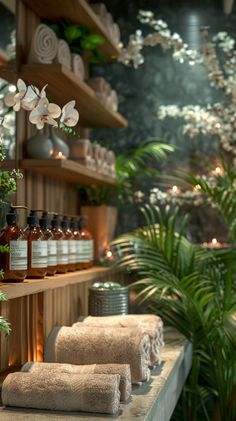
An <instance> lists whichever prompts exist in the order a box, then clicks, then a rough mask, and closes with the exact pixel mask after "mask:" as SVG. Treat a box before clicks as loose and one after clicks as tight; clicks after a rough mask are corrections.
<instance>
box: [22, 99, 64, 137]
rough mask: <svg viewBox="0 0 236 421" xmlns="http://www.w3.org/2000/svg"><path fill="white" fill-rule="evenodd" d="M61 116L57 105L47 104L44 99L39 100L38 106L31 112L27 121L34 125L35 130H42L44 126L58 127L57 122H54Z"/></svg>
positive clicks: (46, 100)
mask: <svg viewBox="0 0 236 421" xmlns="http://www.w3.org/2000/svg"><path fill="white" fill-rule="evenodd" d="M60 115H61V109H60V107H59V106H58V105H57V104H53V103H51V104H50V103H49V101H48V99H47V98H46V97H43V98H41V99H40V100H39V102H38V105H37V106H36V107H35V108H34V109H33V110H32V111H31V113H30V115H29V121H30V122H31V123H32V124H36V127H37V129H39V130H40V129H43V127H44V124H45V123H47V124H51V125H52V126H58V124H57V121H56V120H54V119H55V118H58V117H59V116H60Z"/></svg>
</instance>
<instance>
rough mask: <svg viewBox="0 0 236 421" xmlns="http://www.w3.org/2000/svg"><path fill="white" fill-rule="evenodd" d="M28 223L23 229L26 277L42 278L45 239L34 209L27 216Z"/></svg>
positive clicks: (44, 271)
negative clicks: (26, 245) (26, 253)
mask: <svg viewBox="0 0 236 421" xmlns="http://www.w3.org/2000/svg"><path fill="white" fill-rule="evenodd" d="M27 222H28V225H27V227H26V228H25V230H24V234H25V235H26V236H27V241H28V270H27V278H44V276H45V275H46V274H47V266H48V259H47V253H48V248H47V240H46V239H45V237H44V235H43V232H42V230H41V228H40V226H39V219H38V216H37V214H36V211H34V210H32V211H31V212H30V215H29V216H28V218H27Z"/></svg>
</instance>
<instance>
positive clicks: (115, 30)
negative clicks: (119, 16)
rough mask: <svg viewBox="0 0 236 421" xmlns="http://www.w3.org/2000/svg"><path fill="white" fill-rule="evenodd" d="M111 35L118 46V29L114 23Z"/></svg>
mask: <svg viewBox="0 0 236 421" xmlns="http://www.w3.org/2000/svg"><path fill="white" fill-rule="evenodd" d="M112 35H113V38H114V39H115V41H116V43H117V44H119V43H120V27H119V25H118V23H116V22H114V23H113V26H112Z"/></svg>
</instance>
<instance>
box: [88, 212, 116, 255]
mask: <svg viewBox="0 0 236 421" xmlns="http://www.w3.org/2000/svg"><path fill="white" fill-rule="evenodd" d="M80 213H81V215H86V216H87V218H88V219H87V228H88V230H89V231H90V232H91V234H92V235H93V238H94V244H95V260H96V261H98V260H99V257H100V256H101V255H102V253H103V251H104V250H105V249H106V247H107V245H108V244H109V243H110V242H111V241H112V240H113V239H114V235H115V229H116V222H117V208H115V207H113V206H105V205H103V206H82V207H81V209H80Z"/></svg>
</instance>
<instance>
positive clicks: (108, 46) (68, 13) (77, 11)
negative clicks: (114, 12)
mask: <svg viewBox="0 0 236 421" xmlns="http://www.w3.org/2000/svg"><path fill="white" fill-rule="evenodd" d="M23 1H24V3H25V4H27V6H29V8H30V9H32V10H33V11H34V12H35V13H36V14H37V15H38V16H40V17H41V18H44V19H49V20H52V21H57V20H59V19H61V18H64V19H66V20H68V21H70V22H73V23H79V24H83V25H86V26H88V27H89V28H90V30H91V31H92V32H93V33H95V34H98V35H102V36H103V37H104V38H105V43H104V44H103V45H101V46H100V47H99V48H100V50H101V51H102V52H103V53H104V54H105V55H106V56H107V57H108V58H109V59H115V58H116V57H117V55H118V53H119V47H118V45H117V44H116V42H115V40H113V39H112V38H111V37H110V35H109V33H108V32H107V30H106V28H105V27H104V26H103V24H102V22H101V20H100V19H99V17H98V16H97V15H96V14H95V13H94V11H93V10H92V9H91V7H90V6H89V4H88V3H87V1H85V0H23Z"/></svg>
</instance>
